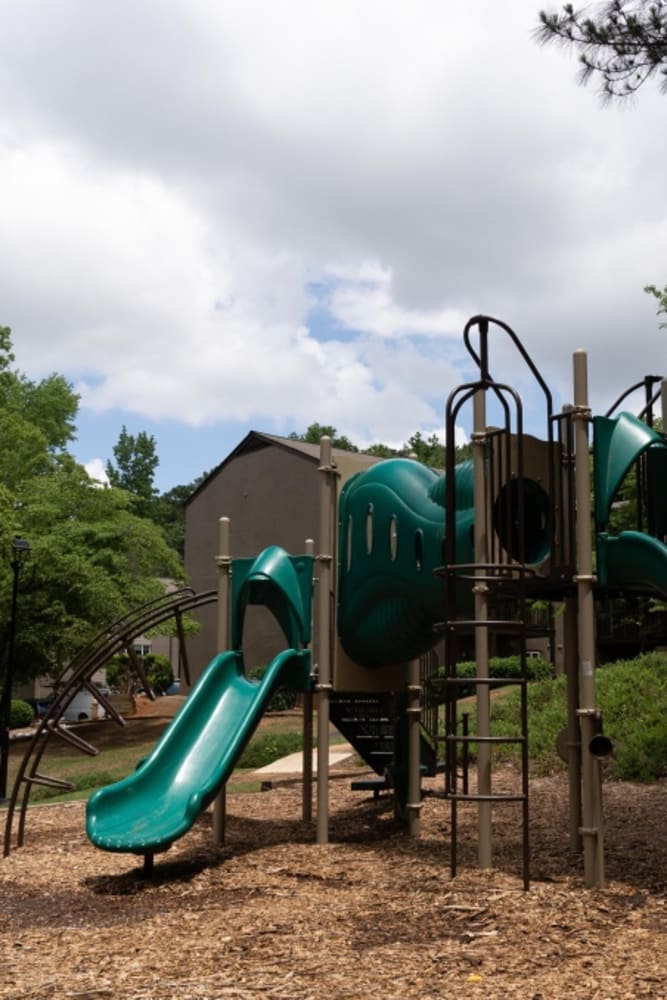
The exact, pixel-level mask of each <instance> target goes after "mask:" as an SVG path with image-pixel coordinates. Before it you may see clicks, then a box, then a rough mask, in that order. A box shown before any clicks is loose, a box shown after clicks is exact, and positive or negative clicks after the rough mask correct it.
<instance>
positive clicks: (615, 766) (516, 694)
mask: <svg viewBox="0 0 667 1000" xmlns="http://www.w3.org/2000/svg"><path fill="white" fill-rule="evenodd" d="M596 691H597V701H598V705H599V707H600V710H601V712H602V717H603V722H604V732H605V734H606V735H607V736H608V737H609V738H610V739H611V741H612V743H613V745H614V753H613V756H612V757H611V759H610V761H609V771H610V774H611V775H612V776H613V777H615V778H619V779H621V780H624V781H643V782H646V781H654V780H656V779H657V778H660V777H664V776H666V775H667V656H666V655H665V654H662V653H647V654H645V655H643V656H639V657H637V658H636V659H635V660H622V661H619V662H617V663H612V664H606V665H605V666H604V667H601V668H600V669H599V670H598V671H597V673H596ZM527 699H528V750H529V756H530V762H531V769H532V771H533V772H534V773H537V774H545V773H548V772H549V771H551V770H554V769H556V768H558V767H565V764H564V763H563V762H562V761H561V760H560V758H559V757H558V755H557V753H556V739H557V737H558V734H559V733H560V732H561V730H562V729H563V728H564V727H565V724H566V720H567V690H566V681H565V678H564V677H558V678H556V679H555V680H543V681H537V682H535V683H532V684H529V685H528V690H527ZM519 731H520V691H519V690H518V689H517V690H512V691H509V692H508V693H507V695H506V696H505V697H503V698H498V699H497V700H496V699H494V700H493V701H492V710H491V735H493V736H510V735H518V734H519ZM470 732H471V735H474V732H475V718H474V712H473V713H471V715H470ZM472 751H474V745H473V746H472V747H471V752H472ZM494 753H496V754H497V755H498V756H501V757H502V756H504V757H510V756H513V757H515V758H516V757H518V754H519V751H518V749H517V748H516V747H513V746H512V745H511V744H509V745H507V746H502V747H498V748H497V749H496V750H494Z"/></svg>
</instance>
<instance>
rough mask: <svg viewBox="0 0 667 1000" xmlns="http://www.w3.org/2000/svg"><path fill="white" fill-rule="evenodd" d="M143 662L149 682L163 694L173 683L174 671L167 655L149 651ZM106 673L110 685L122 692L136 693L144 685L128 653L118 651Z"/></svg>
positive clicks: (110, 661) (155, 689) (156, 690)
mask: <svg viewBox="0 0 667 1000" xmlns="http://www.w3.org/2000/svg"><path fill="white" fill-rule="evenodd" d="M142 664H143V668H144V671H145V673H146V676H147V677H148V682H149V684H150V686H151V687H152V688H153V690H154V691H155V692H156V694H163V693H164V692H165V691H166V690H167V688H168V687H169V686H170V685H171V684H173V682H174V673H173V670H172V669H171V663H170V662H169V660H168V659H167V657H166V656H161V655H160V653H148V654H147V655H146V656H144V657H143V658H142ZM106 675H107V684H108V685H109V687H110V688H112V689H113V690H114V691H120V692H121V693H122V694H136V692H137V691H139V690H140V689H141V687H142V682H141V680H140V679H139V677H138V675H137V673H136V672H135V670H134V667H133V666H132V663H131V661H130V657H129V656H128V655H127V653H118V654H117V655H116V656H114V657H112V659H111V660H109V662H108V663H107V667H106Z"/></svg>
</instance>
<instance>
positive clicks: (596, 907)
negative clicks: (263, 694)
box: [0, 771, 667, 1000]
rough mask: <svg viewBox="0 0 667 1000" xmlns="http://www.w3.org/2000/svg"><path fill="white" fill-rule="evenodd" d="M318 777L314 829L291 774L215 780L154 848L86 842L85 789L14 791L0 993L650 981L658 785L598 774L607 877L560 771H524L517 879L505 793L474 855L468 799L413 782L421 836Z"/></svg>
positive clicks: (363, 991) (147, 996)
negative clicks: (77, 796) (176, 836)
mask: <svg viewBox="0 0 667 1000" xmlns="http://www.w3.org/2000/svg"><path fill="white" fill-rule="evenodd" d="M351 773H352V772H351V771H347V772H343V773H341V774H340V775H338V776H337V777H335V778H334V779H333V780H332V782H331V791H330V802H331V843H330V844H328V845H327V846H317V845H316V844H315V843H314V836H313V829H312V827H311V826H310V825H307V824H304V823H302V822H301V820H300V815H301V787H300V784H299V783H298V781H288V780H286V781H283V782H279V783H278V784H277V785H276V786H275V787H274V788H272V789H271V790H269V791H267V792H264V793H262V794H256V795H240V794H233V793H230V794H229V796H228V813H229V817H228V826H227V840H226V843H225V845H224V846H223V847H222V848H219V849H216V848H215V847H213V846H212V844H211V816H210V814H207V815H205V816H203V817H202V818H201V819H200V821H199V822H198V823H197V825H196V827H195V828H194V829H193V830H192V832H191V833H190V834H188V835H187V836H186V837H184V838H183V840H182V841H180V842H179V843H178V844H177V845H175V846H174V847H173V848H172V850H171V851H169V852H168V853H167V854H165V855H161V856H159V857H158V858H156V867H155V875H154V878H153V879H152V880H151V881H147V880H144V879H143V878H142V876H141V869H140V864H139V863H138V861H137V859H135V858H132V857H129V856H126V855H114V854H106V853H103V852H100V851H97V850H95V849H94V848H93V847H92V846H91V845H90V844H89V843H88V842H87V840H86V837H85V833H84V825H83V815H84V806H83V804H82V803H72V804H70V805H61V806H39V807H35V808H33V809H31V811H30V815H29V818H28V825H27V839H26V846H25V847H24V848H23V849H21V850H17V851H14V852H13V853H12V854H11V855H10V857H9V858H7V859H5V860H4V861H2V862H0V885H1V892H2V896H1V899H2V906H1V907H0V976H1V978H0V996H1V997H11V998H13V1000H19V998H20V1000H28V998H40V1000H41V998H48V997H64V998H68V997H71V998H79V1000H81V998H84V1000H87V998H90V1000H104V998H116V997H118V998H126V1000H163V998H164V1000H167V998H169V1000H171V998H179V1000H190V998H192V1000H202V998H206V1000H209V998H217V997H221V998H227V997H229V998H238V1000H250V998H253V1000H254V998H261V997H267V998H285V1000H296V998H298V1000H306V998H313V1000H320V998H338V997H340V998H345V1000H347V998H350V1000H352V998H362V997H363V998H369V997H387V998H396V1000H398V998H400V1000H404V998H410V997H418V998H424V1000H435V998H450V997H451V998H458V997H473V998H474V997H484V998H505V997H520V998H531V1000H554V998H555V1000H560V998H569V997H585V998H592V1000H593V998H595V1000H604V998H607V997H609V998H628V1000H629V998H635V997H667V975H666V973H667V848H666V846H665V833H666V832H667V786H666V785H665V784H664V783H661V784H656V785H652V786H631V785H627V784H613V785H608V786H607V787H606V814H607V852H606V854H607V876H608V884H607V887H606V889H604V890H595V891H586V890H584V889H583V887H582V879H581V865H580V860H579V858H578V857H576V856H573V855H571V854H570V852H569V850H568V835H567V784H566V778H565V777H564V776H563V775H558V776H553V777H549V778H543V779H539V780H536V781H534V782H532V785H531V813H532V815H531V857H532V873H533V883H532V887H531V890H530V892H529V893H524V892H523V891H522V887H521V879H520V877H519V876H520V857H521V840H520V829H519V825H518V821H517V811H516V807H502V808H499V809H498V810H496V818H495V822H494V837H495V854H494V863H495V865H496V867H495V868H494V870H493V871H490V872H479V871H478V870H477V869H476V867H475V856H476V836H475V822H476V815H475V813H474V811H473V810H472V809H470V810H463V811H462V813H461V817H460V842H461V854H460V868H459V874H458V875H457V877H456V878H455V879H454V880H451V879H450V877H449V809H448V807H447V804H446V803H445V802H443V800H442V798H441V797H440V794H439V790H440V787H441V780H440V779H434V780H427V781H426V782H425V783H424V788H425V797H424V804H423V809H422V837H421V839H420V840H418V841H415V840H410V839H409V838H408V837H407V835H406V833H405V832H404V830H403V829H402V828H400V827H397V826H396V825H395V823H394V819H393V804H392V799H391V798H390V797H389V796H386V797H381V798H380V799H379V800H374V799H373V798H372V797H365V796H364V795H363V794H361V795H360V794H359V793H357V792H352V791H351V790H350V787H349V785H350V776H351Z"/></svg>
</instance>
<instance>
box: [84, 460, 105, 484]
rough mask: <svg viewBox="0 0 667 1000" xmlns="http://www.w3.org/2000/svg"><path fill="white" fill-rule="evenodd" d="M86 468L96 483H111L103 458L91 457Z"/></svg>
mask: <svg viewBox="0 0 667 1000" xmlns="http://www.w3.org/2000/svg"><path fill="white" fill-rule="evenodd" d="M84 468H85V470H86V472H87V473H88V475H89V476H90V478H91V479H92V480H93V481H94V482H95V483H99V484H100V485H102V486H108V485H109V477H108V476H107V472H106V462H103V461H102V459H101V458H91V460H90V461H89V462H86V464H85V466H84Z"/></svg>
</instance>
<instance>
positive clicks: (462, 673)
mask: <svg viewBox="0 0 667 1000" xmlns="http://www.w3.org/2000/svg"><path fill="white" fill-rule="evenodd" d="M441 673H442V674H444V668H441ZM476 673H477V664H476V663H475V661H474V660H464V661H462V662H461V663H459V664H457V667H456V676H457V677H464V678H465V677H470V678H471V680H472V679H473V678H474V677H475V675H476ZM489 676H490V677H502V678H508V679H511V680H514V679H518V678H520V677H521V657H520V656H492V657H491V659H490V660H489ZM553 676H554V667H553V664H552V663H549V661H548V660H542V659H539V658H538V657H534V656H531V657H528V658H527V659H526V677H527V678H528V680H529V681H539V680H544V679H545V678H547V677H553ZM501 686H502V685H501V684H500V683H499V684H492V685H491V687H492V688H495V687H501ZM474 693H475V685H474V684H472V683H471V684H470V685H468V684H461V685H460V686H459V689H458V696H459V698H467V697H468V696H469V695H471V694H474Z"/></svg>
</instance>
